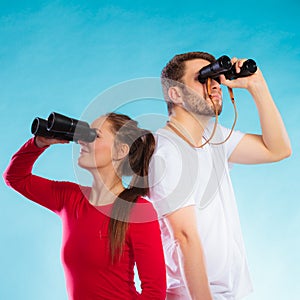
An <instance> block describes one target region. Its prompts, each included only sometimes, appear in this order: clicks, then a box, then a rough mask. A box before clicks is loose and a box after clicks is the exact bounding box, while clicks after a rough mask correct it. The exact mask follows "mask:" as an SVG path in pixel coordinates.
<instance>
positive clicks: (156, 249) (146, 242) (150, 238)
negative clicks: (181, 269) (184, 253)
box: [129, 203, 166, 300]
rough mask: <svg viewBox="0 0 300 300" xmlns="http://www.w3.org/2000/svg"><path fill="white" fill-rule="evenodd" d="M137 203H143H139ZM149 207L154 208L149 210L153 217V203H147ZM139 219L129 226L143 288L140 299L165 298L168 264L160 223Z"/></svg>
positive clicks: (158, 299) (157, 299)
mask: <svg viewBox="0 0 300 300" xmlns="http://www.w3.org/2000/svg"><path fill="white" fill-rule="evenodd" d="M143 204H144V203H143ZM137 205H141V204H140V203H137ZM148 208H149V210H153V211H151V212H149V215H150V216H151V218H152V216H153V215H155V212H154V209H153V207H152V205H151V206H150V205H147V209H148ZM149 215H148V216H149ZM139 221H141V222H139V223H131V224H130V227H129V234H130V238H131V242H132V248H133V252H134V258H135V261H136V266H137V269H138V274H139V278H140V281H141V288H142V292H141V294H140V296H139V298H138V299H147V300H150V299H151V300H164V299H165V298H166V266H165V260H164V254H163V247H162V242H161V235H160V228H159V223H158V221H157V220H156V219H154V220H153V219H152V220H151V221H149V219H148V220H147V219H145V220H144V222H142V220H139Z"/></svg>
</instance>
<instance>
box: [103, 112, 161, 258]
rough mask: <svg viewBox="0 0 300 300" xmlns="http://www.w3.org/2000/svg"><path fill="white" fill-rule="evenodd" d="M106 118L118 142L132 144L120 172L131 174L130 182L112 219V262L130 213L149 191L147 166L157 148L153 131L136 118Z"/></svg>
mask: <svg viewBox="0 0 300 300" xmlns="http://www.w3.org/2000/svg"><path fill="white" fill-rule="evenodd" d="M106 120H107V121H108V122H109V123H110V125H111V130H112V132H113V133H114V134H115V146H117V145H118V143H122V144H127V145H128V146H129V147H130V150H129V153H128V155H127V157H126V158H125V159H124V160H123V162H122V163H121V165H120V166H119V168H118V173H119V175H120V176H132V179H131V181H130V184H129V186H128V187H127V188H126V189H125V190H124V191H123V192H122V193H120V194H119V196H118V197H117V199H116V200H115V202H114V204H113V208H112V211H111V216H110V222H109V227H108V230H109V237H110V251H111V258H112V262H113V261H114V260H115V258H117V257H118V258H120V256H121V254H122V250H123V245H124V242H125V236H126V232H127V228H128V221H129V214H130V211H131V209H132V207H133V205H134V203H135V202H136V200H137V198H138V197H139V196H144V195H147V194H148V192H149V185H148V168H149V163H150V159H151V156H152V154H153V152H154V149H155V139H154V136H153V134H152V133H151V132H150V131H148V130H145V129H141V128H139V127H138V126H137V122H136V121H134V120H132V119H131V118H129V117H128V116H126V115H122V114H116V113H109V114H107V115H106Z"/></svg>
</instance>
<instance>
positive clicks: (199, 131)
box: [169, 107, 211, 147]
mask: <svg viewBox="0 0 300 300" xmlns="http://www.w3.org/2000/svg"><path fill="white" fill-rule="evenodd" d="M210 119H211V117H208V116H202V115H196V114H194V113H191V112H188V111H186V110H185V109H184V108H181V107H177V108H176V109H174V113H173V114H172V115H171V116H170V120H169V122H170V125H171V127H173V128H174V129H175V130H174V131H175V132H176V133H177V134H178V131H179V132H180V135H182V136H184V137H185V138H186V139H187V140H188V141H189V142H190V143H191V144H192V145H194V146H195V147H200V146H201V145H202V144H203V141H202V137H203V133H204V129H205V127H206V126H207V123H208V122H209V120H210Z"/></svg>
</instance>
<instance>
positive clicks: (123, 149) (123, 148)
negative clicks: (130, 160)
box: [114, 144, 130, 160]
mask: <svg viewBox="0 0 300 300" xmlns="http://www.w3.org/2000/svg"><path fill="white" fill-rule="evenodd" d="M116 148H117V149H116V150H115V151H114V160H122V159H123V158H125V157H126V156H127V155H128V153H129V150H130V148H129V146H128V145H127V144H119V145H117V146H116Z"/></svg>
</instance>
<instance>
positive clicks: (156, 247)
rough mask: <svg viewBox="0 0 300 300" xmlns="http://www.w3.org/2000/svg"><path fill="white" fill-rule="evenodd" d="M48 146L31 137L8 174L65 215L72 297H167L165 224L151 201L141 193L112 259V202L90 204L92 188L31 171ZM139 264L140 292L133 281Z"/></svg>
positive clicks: (76, 299)
mask: <svg viewBox="0 0 300 300" xmlns="http://www.w3.org/2000/svg"><path fill="white" fill-rule="evenodd" d="M44 150H45V148H43V149H40V148H38V147H36V145H35V144H34V140H33V139H31V140H29V141H28V142H27V143H26V144H25V145H23V146H22V147H21V149H20V150H19V151H18V152H17V153H16V154H15V155H14V156H13V158H12V160H11V162H10V165H9V166H8V168H7V170H6V171H5V173H4V178H5V181H6V183H7V184H8V185H9V186H11V187H12V188H14V189H15V190H17V191H18V192H19V193H21V194H22V195H24V196H25V197H27V198H29V199H31V200H32V201H34V202H36V203H38V204H40V205H42V206H44V207H46V208H48V209H50V210H52V211H53V212H55V213H57V214H58V215H59V216H60V217H61V219H62V224H63V241H62V261H63V267H64V271H65V276H66V285H67V290H68V295H69V299H73V300H88V299H89V300H96V299H113V300H116V299H126V300H127V299H149V300H150V299H151V300H152V299H165V295H166V274H165V272H166V271H165V263H164V256H163V249H162V245H161V237H160V228H159V224H158V221H157V217H156V212H155V210H154V209H153V207H152V205H151V203H150V202H148V201H147V200H145V199H143V198H141V197H139V198H138V200H137V202H136V204H135V205H134V207H133V209H132V211H131V215H130V222H129V226H128V230H127V233H126V240H125V245H124V249H123V254H122V257H121V259H120V261H118V262H115V263H114V264H112V263H111V257H110V252H109V238H108V224H109V211H110V209H111V207H112V205H105V206H101V207H95V206H93V205H91V204H90V203H89V201H88V199H87V195H88V194H89V192H90V190H91V188H89V187H82V186H79V185H78V184H75V183H71V182H59V181H53V180H48V179H45V178H42V177H38V176H35V175H32V174H31V171H32V167H33V164H34V162H35V161H36V159H37V158H38V156H39V155H40V154H41V153H42V152H43V151H44ZM135 263H136V266H137V269H138V273H139V277H140V280H141V289H142V292H141V294H139V293H138V292H137V291H136V288H135V285H134V270H133V268H134V264H135Z"/></svg>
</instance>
